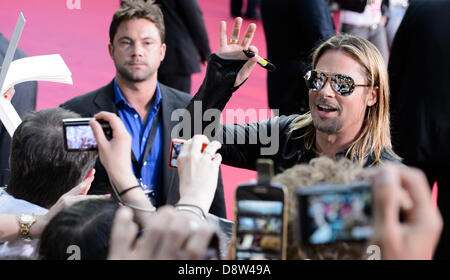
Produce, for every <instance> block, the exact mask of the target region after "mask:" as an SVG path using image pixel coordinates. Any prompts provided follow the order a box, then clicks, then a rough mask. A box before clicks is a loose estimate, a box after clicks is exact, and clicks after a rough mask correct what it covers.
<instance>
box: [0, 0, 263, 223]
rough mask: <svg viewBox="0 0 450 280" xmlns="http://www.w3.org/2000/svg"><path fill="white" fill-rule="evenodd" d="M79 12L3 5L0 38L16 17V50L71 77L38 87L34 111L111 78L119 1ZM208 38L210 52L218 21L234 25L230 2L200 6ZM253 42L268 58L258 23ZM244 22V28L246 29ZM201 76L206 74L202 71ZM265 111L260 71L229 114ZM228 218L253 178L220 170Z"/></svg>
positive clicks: (89, 3)
mask: <svg viewBox="0 0 450 280" xmlns="http://www.w3.org/2000/svg"><path fill="white" fill-rule="evenodd" d="M80 3H81V6H80V8H81V9H72V10H71V9H68V8H67V1H66V0H40V1H29V0H2V2H1V8H0V18H1V19H2V20H1V21H0V32H2V33H3V34H4V35H5V36H6V37H7V38H11V35H12V33H13V31H14V26H15V24H16V21H17V17H18V15H19V13H20V12H23V14H24V16H25V19H26V20H27V23H26V25H25V28H24V31H23V33H22V37H21V40H20V42H19V47H20V48H21V49H23V50H24V51H25V52H26V53H27V54H28V55H29V56H34V55H44V54H52V53H59V54H61V55H62V57H63V58H64V60H65V61H66V63H67V65H68V66H69V69H70V70H71V71H72V77H73V82H74V84H73V86H69V85H62V84H54V83H47V82H39V92H38V102H37V109H38V110H39V109H43V108H48V107H55V106H58V105H59V104H61V103H62V102H64V101H66V100H68V99H70V98H72V97H74V96H77V95H80V94H83V93H86V92H88V91H91V90H93V89H96V88H98V87H101V86H103V85H105V84H107V83H108V82H109V81H111V79H112V78H113V77H114V74H115V70H114V65H113V63H112V61H111V59H110V57H109V55H108V51H107V45H108V42H109V36H108V30H109V24H110V22H111V18H112V15H113V13H114V11H115V10H116V9H117V8H118V5H119V0H81V1H80ZM199 3H200V5H201V8H202V10H203V14H204V18H205V23H206V26H207V29H208V33H209V39H210V45H211V49H212V51H213V52H217V49H218V44H219V43H218V42H219V40H218V33H219V22H220V20H226V21H227V27H228V31H230V29H231V24H232V21H233V19H232V18H231V17H230V16H229V2H228V1H220V0H199ZM256 23H257V25H258V28H257V33H256V36H255V37H256V38H255V40H254V42H253V44H254V45H256V46H257V47H258V48H259V50H260V53H261V55H262V56H265V55H266V51H265V39H264V33H263V30H262V24H261V22H260V21H259V22H258V21H257V22H256ZM247 24H248V22H247V21H245V22H244V26H245V27H246V26H247ZM203 71H204V70H203ZM203 76H204V72H202V73H199V74H196V75H194V77H193V92H195V91H196V90H197V89H198V87H199V86H200V84H201V81H202V79H203ZM231 108H241V109H243V110H246V109H249V108H255V109H260V108H267V94H266V72H265V70H264V69H262V68H260V67H258V69H256V70H255V71H254V73H253V75H252V76H251V77H250V78H249V80H248V81H247V82H246V84H245V86H244V87H243V88H242V89H240V90H239V91H238V92H237V93H236V94H235V96H234V97H233V98H232V99H231V101H230V103H229V104H228V106H227V109H231ZM222 172H223V178H224V186H225V200H226V203H227V209H228V211H227V216H228V218H230V219H232V217H233V199H234V190H235V187H236V186H237V185H238V184H239V183H242V182H247V181H249V180H251V179H254V178H255V173H254V172H250V171H247V170H241V169H237V168H231V167H227V166H223V169H222Z"/></svg>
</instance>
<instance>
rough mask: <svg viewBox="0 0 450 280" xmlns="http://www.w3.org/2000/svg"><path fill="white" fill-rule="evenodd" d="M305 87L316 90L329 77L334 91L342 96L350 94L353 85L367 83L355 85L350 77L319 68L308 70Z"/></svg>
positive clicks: (353, 87) (321, 86)
mask: <svg viewBox="0 0 450 280" xmlns="http://www.w3.org/2000/svg"><path fill="white" fill-rule="evenodd" d="M304 78H305V82H306V87H307V88H308V89H309V90H313V91H317V90H320V89H322V88H323V87H324V86H325V84H326V83H327V81H328V78H331V87H332V88H333V90H334V91H335V92H337V93H338V94H339V95H342V96H348V95H350V94H352V92H353V91H354V90H355V87H367V86H369V85H355V80H353V78H352V77H350V76H347V75H342V74H336V73H326V72H322V71H320V70H310V71H308V73H306V75H305V77H304Z"/></svg>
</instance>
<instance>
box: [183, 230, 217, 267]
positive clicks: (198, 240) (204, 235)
mask: <svg viewBox="0 0 450 280" xmlns="http://www.w3.org/2000/svg"><path fill="white" fill-rule="evenodd" d="M213 233H214V229H213V227H212V226H209V225H208V224H206V223H203V224H201V225H200V226H199V227H198V228H197V229H195V231H193V232H192V234H191V235H190V237H189V240H188V241H187V243H186V246H185V255H184V259H187V260H201V259H204V256H205V253H206V251H207V249H208V245H209V242H210V240H211V237H212V235H213Z"/></svg>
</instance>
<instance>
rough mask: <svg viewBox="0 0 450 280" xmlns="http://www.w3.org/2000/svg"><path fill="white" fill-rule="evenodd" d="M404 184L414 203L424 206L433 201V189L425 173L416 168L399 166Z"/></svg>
mask: <svg viewBox="0 0 450 280" xmlns="http://www.w3.org/2000/svg"><path fill="white" fill-rule="evenodd" d="M399 175H400V180H401V184H402V186H403V187H404V188H405V190H406V191H407V192H408V193H409V195H410V197H411V199H412V201H413V203H414V205H416V206H417V207H423V206H425V205H429V204H430V201H431V191H430V186H429V184H428V181H427V178H426V177H425V174H424V173H423V172H422V171H420V170H419V169H415V168H399Z"/></svg>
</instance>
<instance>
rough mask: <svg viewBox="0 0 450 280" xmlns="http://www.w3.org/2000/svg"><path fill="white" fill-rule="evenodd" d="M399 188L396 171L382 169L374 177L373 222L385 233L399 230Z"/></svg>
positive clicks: (386, 168) (387, 168)
mask: <svg viewBox="0 0 450 280" xmlns="http://www.w3.org/2000/svg"><path fill="white" fill-rule="evenodd" d="M400 188H401V186H400V179H399V177H398V174H397V173H396V169H392V168H389V167H383V168H381V169H380V170H379V171H378V173H377V174H376V175H375V177H374V186H373V194H374V207H373V208H374V210H375V222H376V223H377V226H379V227H380V228H383V229H384V231H386V232H391V233H392V232H397V231H398V230H399V212H400V201H401V192H400Z"/></svg>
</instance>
